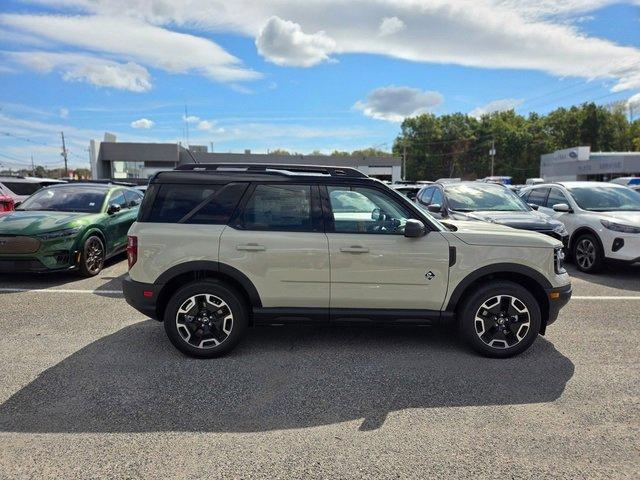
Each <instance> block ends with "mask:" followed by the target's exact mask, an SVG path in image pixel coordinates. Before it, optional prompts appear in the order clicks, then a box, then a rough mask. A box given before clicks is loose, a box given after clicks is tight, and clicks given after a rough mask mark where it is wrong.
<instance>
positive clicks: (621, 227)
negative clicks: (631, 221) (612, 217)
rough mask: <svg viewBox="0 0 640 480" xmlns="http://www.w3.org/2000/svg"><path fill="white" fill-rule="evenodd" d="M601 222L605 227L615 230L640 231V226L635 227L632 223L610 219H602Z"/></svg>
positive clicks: (624, 231) (625, 231)
mask: <svg viewBox="0 0 640 480" xmlns="http://www.w3.org/2000/svg"><path fill="white" fill-rule="evenodd" d="M600 223H601V224H602V226H603V227H604V228H608V229H609V230H613V231H614V232H622V233H640V227H634V226H632V225H622V224H621V223H614V222H610V221H609V220H600Z"/></svg>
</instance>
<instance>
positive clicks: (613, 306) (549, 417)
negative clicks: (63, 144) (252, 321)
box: [0, 262, 640, 479]
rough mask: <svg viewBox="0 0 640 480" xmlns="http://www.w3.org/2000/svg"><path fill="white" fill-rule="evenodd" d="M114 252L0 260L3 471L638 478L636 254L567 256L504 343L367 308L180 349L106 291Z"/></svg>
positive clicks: (118, 270)
mask: <svg viewBox="0 0 640 480" xmlns="http://www.w3.org/2000/svg"><path fill="white" fill-rule="evenodd" d="M125 270H126V265H125V262H115V263H112V264H111V266H109V268H107V269H106V270H105V271H104V272H103V273H102V274H101V275H100V276H99V277H96V278H93V279H88V280H86V279H84V280H83V279H79V278H78V277H75V276H74V275H56V276H42V277H35V278H33V277H29V276H17V277H16V276H12V277H11V278H7V277H4V278H2V277H0V327H1V328H2V330H3V332H4V334H3V336H2V337H1V338H0V478H3V479H4V478H31V477H55V478H107V477H118V478H140V477H145V478H149V477H152V478H163V477H170V476H171V477H178V478H200V477H208V478H269V479H273V478H331V479H333V478H447V479H451V478H497V477H508V478H536V479H538V478H544V477H548V478H572V479H574V478H638V477H639V476H640V451H639V450H640V448H639V443H638V438H639V433H640V432H639V430H640V415H639V410H640V409H639V405H640V402H639V371H640V370H639V360H640V355H639V354H640V348H639V342H638V339H639V338H640V336H639V334H640V325H639V320H640V314H639V312H640V268H637V267H635V268H633V267H624V268H621V267H617V268H615V269H612V270H611V271H609V272H607V273H605V274H603V275H600V276H587V275H582V274H578V273H577V272H575V271H574V270H571V273H572V274H573V283H574V296H575V298H574V299H573V300H572V301H571V303H570V304H569V305H568V306H567V307H566V308H565V309H564V310H563V311H562V312H561V314H560V318H559V319H558V321H557V323H555V324H554V325H553V326H551V327H550V328H549V330H548V333H547V336H546V337H544V338H543V337H540V338H539V339H538V340H537V341H536V343H535V344H534V346H533V347H532V348H531V349H530V350H528V351H527V352H526V353H524V354H523V355H521V356H519V357H517V358H513V359H508V360H492V359H485V358H481V357H477V356H475V355H474V354H473V353H470V352H469V351H468V350H467V349H466V348H464V347H463V346H461V345H460V344H459V343H458V342H457V341H456V339H455V337H454V336H453V335H451V334H450V333H449V332H447V331H445V330H438V329H432V328H419V327H402V328H400V327H399V328H388V327H374V328H372V327H362V326H361V327H343V328H329V327H259V328H254V329H251V330H250V331H249V334H248V336H247V338H246V339H245V340H244V341H243V342H242V343H241V345H240V346H239V347H238V348H237V349H236V350H235V351H234V352H232V354H231V355H229V356H227V357H225V358H222V359H217V360H194V359H190V358H186V357H184V356H182V355H180V354H179V353H178V352H177V351H176V350H175V349H174V348H173V347H172V346H171V345H170V343H169V342H168V340H167V339H166V338H165V335H164V330H163V329H162V326H161V324H159V323H158V322H155V321H152V320H148V319H146V318H145V317H144V316H142V315H141V314H139V313H137V312H136V311H134V310H133V309H131V308H130V307H129V306H128V305H127V304H126V303H125V302H124V300H123V299H122V298H121V296H120V295H118V293H117V291H118V290H119V289H120V281H121V278H122V276H123V275H124V273H125ZM11 289H13V290H11ZM51 290H59V291H57V292H55V291H51ZM60 290H62V291H60ZM612 297H625V298H624V299H616V298H612ZM626 297H637V299H636V300H634V299H629V298H626Z"/></svg>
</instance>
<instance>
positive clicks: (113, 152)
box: [89, 136, 402, 183]
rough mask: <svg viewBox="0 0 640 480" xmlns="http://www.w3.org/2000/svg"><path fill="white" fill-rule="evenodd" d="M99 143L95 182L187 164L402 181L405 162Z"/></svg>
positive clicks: (140, 177) (139, 178)
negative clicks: (354, 172)
mask: <svg viewBox="0 0 640 480" xmlns="http://www.w3.org/2000/svg"><path fill="white" fill-rule="evenodd" d="M105 140H109V141H102V142H97V141H94V140H92V141H91V144H90V147H89V152H90V160H91V174H92V178H94V179H106V178H108V179H112V180H123V181H131V182H138V183H142V182H143V181H145V180H147V179H148V178H149V177H151V176H152V175H153V174H154V173H156V172H159V171H161V170H171V169H173V168H175V167H176V166H178V165H182V164H185V163H195V162H197V163H283V164H294V165H325V166H339V167H353V168H357V169H358V170H360V171H361V172H362V173H364V174H366V175H370V176H372V177H376V178H379V179H380V180H390V181H394V182H395V181H399V180H401V175H402V158H401V157H394V156H384V157H367V156H348V157H346V156H345V157H341V156H329V155H270V154H256V153H251V152H250V151H249V150H245V152H244V153H212V152H208V151H207V148H206V147H204V146H193V145H192V146H191V147H190V148H189V149H186V148H184V147H183V146H181V145H179V144H175V143H126V142H116V141H115V138H114V137H113V136H109V137H105Z"/></svg>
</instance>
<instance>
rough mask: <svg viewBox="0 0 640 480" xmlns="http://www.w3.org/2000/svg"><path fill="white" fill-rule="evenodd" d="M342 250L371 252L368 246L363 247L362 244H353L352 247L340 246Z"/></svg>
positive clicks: (345, 251)
mask: <svg viewBox="0 0 640 480" xmlns="http://www.w3.org/2000/svg"><path fill="white" fill-rule="evenodd" d="M340 251H341V252H344V253H369V249H368V248H367V247H361V246H360V245H351V246H350V247H342V248H340Z"/></svg>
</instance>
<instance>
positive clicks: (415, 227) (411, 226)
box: [404, 218, 427, 238]
mask: <svg viewBox="0 0 640 480" xmlns="http://www.w3.org/2000/svg"><path fill="white" fill-rule="evenodd" d="M426 233H427V229H426V228H425V226H424V223H422V222H421V221H420V220H414V219H412V218H409V219H407V223H405V224H404V236H405V237H408V238H416V237H422V236H423V235H425V234H426Z"/></svg>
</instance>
